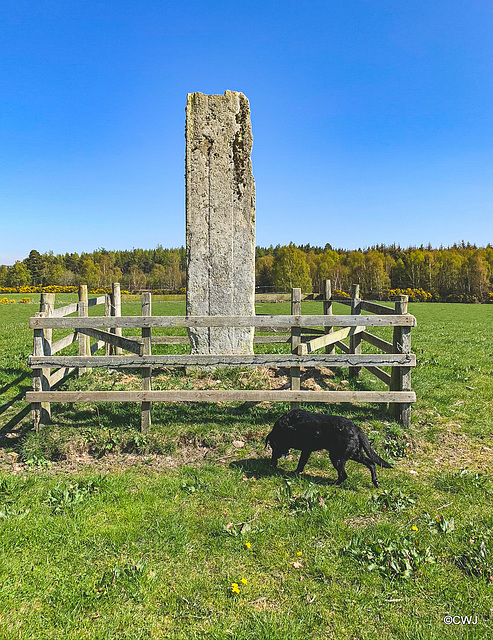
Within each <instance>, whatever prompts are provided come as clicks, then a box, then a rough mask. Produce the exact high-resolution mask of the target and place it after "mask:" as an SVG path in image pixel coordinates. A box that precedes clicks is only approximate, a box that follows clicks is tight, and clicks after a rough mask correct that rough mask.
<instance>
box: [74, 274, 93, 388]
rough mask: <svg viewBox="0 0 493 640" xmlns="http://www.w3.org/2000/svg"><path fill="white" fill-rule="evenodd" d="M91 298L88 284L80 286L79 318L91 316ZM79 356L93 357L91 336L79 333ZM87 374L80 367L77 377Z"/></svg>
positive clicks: (84, 369)
mask: <svg viewBox="0 0 493 640" xmlns="http://www.w3.org/2000/svg"><path fill="white" fill-rule="evenodd" d="M88 300H89V298H88V295H87V284H81V285H79V318H87V317H88V315H89V302H88ZM79 355H80V356H90V355H91V339H90V338H89V336H86V335H84V334H83V333H79ZM85 373H87V369H86V368H85V367H79V369H78V371H77V375H78V376H79V378H80V376H83V375H84V374H85Z"/></svg>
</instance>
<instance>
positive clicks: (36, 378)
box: [32, 293, 55, 431]
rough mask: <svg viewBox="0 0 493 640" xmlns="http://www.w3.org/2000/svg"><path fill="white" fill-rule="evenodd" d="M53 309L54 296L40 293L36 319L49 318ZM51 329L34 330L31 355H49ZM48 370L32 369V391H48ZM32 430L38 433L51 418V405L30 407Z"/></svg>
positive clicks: (37, 404) (43, 404)
mask: <svg viewBox="0 0 493 640" xmlns="http://www.w3.org/2000/svg"><path fill="white" fill-rule="evenodd" d="M54 308H55V294H54V293H42V294H41V296H40V300H39V313H36V317H38V318H39V317H45V318H49V317H51V316H52V315H53V309H54ZM52 334H53V331H52V329H34V340H33V355H34V356H43V355H45V356H49V355H51V342H52ZM50 374H51V370H50V369H49V368H44V369H33V391H49V390H50V388H51V386H50ZM32 414H33V422H34V428H35V430H36V431H39V429H40V427H41V425H43V424H46V423H48V422H49V421H50V418H51V405H50V403H49V402H35V403H33V405H32Z"/></svg>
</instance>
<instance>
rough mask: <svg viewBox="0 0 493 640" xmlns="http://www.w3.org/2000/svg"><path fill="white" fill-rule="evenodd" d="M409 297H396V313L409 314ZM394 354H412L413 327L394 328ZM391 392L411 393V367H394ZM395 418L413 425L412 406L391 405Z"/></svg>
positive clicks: (398, 403) (394, 403)
mask: <svg viewBox="0 0 493 640" xmlns="http://www.w3.org/2000/svg"><path fill="white" fill-rule="evenodd" d="M408 302H409V297H408V296H396V298H395V312H396V314H399V315H403V314H406V313H407V305H408ZM392 344H393V353H411V327H394V333H393V340H392ZM390 390H391V391H411V367H392V372H391V379H390ZM389 409H390V410H391V412H392V414H393V415H394V417H395V418H396V419H397V420H399V422H401V423H402V424H403V425H404V426H405V427H409V426H410V424H411V404H410V403H408V402H405V403H404V402H393V403H391V404H390V406H389Z"/></svg>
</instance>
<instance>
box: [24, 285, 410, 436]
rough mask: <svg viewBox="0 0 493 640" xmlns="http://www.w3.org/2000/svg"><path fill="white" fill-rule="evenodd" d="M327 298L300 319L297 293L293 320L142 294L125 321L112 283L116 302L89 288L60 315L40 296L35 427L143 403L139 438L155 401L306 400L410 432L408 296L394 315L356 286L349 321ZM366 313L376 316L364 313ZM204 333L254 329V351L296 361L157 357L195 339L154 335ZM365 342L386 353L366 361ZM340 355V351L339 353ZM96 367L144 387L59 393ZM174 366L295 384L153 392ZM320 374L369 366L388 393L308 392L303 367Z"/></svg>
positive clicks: (32, 362)
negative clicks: (159, 371) (381, 418)
mask: <svg viewBox="0 0 493 640" xmlns="http://www.w3.org/2000/svg"><path fill="white" fill-rule="evenodd" d="M322 297H323V300H322V302H323V314H322V315H302V313H301V301H302V296H301V290H300V289H293V291H292V297H291V314H290V315H268V314H265V315H256V316H153V315H152V311H151V295H150V293H148V292H147V293H143V294H142V315H139V316H122V315H121V296H120V286H119V284H118V283H115V284H114V285H113V290H112V293H111V294H107V295H105V296H100V297H97V298H92V299H88V297H87V287H85V286H84V285H81V287H80V290H79V301H78V302H77V303H72V304H69V305H66V306H64V307H60V308H58V309H55V308H54V301H55V298H54V295H53V294H43V295H42V297H41V302H40V312H39V313H37V314H36V316H35V317H33V318H30V320H29V326H30V328H31V329H33V331H34V341H33V354H32V355H31V356H29V360H28V363H29V366H30V367H31V368H32V370H33V391H30V392H28V393H27V394H26V400H27V401H28V402H30V403H31V406H32V410H33V418H34V424H35V427H36V429H38V428H39V426H40V425H41V424H43V423H44V422H47V421H48V420H49V418H50V403H51V402H139V403H141V405H142V407H141V408H142V411H141V413H142V420H141V429H142V431H147V430H148V429H149V427H150V424H151V403H152V402H290V403H291V406H292V407H297V406H299V404H300V403H301V402H326V403H338V402H386V403H390V407H391V408H392V410H393V412H394V414H395V416H396V417H397V418H398V419H400V420H401V421H402V422H403V423H404V424H409V421H410V407H411V403H413V402H415V401H416V395H415V393H414V392H413V391H412V390H411V377H410V371H411V368H412V367H414V366H415V365H416V356H415V355H414V354H412V353H411V337H410V336H411V333H410V332H411V328H412V327H415V326H416V318H415V317H414V316H412V315H410V314H409V313H407V298H406V297H405V296H401V297H399V298H397V299H396V301H395V308H391V307H387V306H385V305H381V304H377V303H374V302H368V301H365V300H362V299H361V298H360V297H359V287H358V286H357V285H354V286H353V288H352V290H351V297H350V298H349V299H347V300H338V302H342V303H343V304H347V305H348V306H350V308H351V313H350V314H349V315H333V313H332V303H333V300H332V298H331V286H330V282H329V281H325V282H324V291H323V294H322ZM97 305H104V315H98V316H91V317H89V315H88V310H89V308H91V307H95V306H97ZM362 311H366V312H368V313H369V314H373V315H362ZM71 314H77V315H75V316H74V315H71ZM67 316H70V317H67ZM198 327H204V328H205V327H226V328H230V327H239V328H241V327H253V328H254V329H255V334H254V344H274V343H278V344H282V343H288V344H289V346H290V351H291V353H267V354H263V353H254V354H235V355H230V354H224V355H223V354H220V355H202V354H194V353H189V354H166V355H157V354H153V353H152V346H153V345H159V344H167V345H173V344H175V345H176V344H190V339H189V336H186V335H178V336H169V335H159V336H156V335H152V331H153V329H175V328H181V329H188V328H198ZM371 327H391V328H392V331H393V340H392V342H388V341H387V340H384V339H382V338H381V337H379V336H375V335H373V334H372V333H370V332H369V331H368V329H369V328H371ZM59 329H69V330H71V333H70V334H69V335H68V336H65V337H63V338H61V339H59V340H57V341H56V342H52V332H53V330H59ZM124 329H139V330H140V335H137V336H123V335H122V330H124ZM259 334H264V335H259ZM265 334H271V335H265ZM272 334H274V335H272ZM346 340H347V341H348V342H349V344H348V343H347V342H345V341H346ZM74 342H78V345H79V346H78V355H56V354H59V353H60V352H61V351H63V350H64V349H65V348H67V347H69V346H70V345H71V344H72V343H74ZM362 342H367V343H368V344H370V345H372V347H375V348H377V349H379V350H380V351H382V352H383V353H362V351H361V344H362ZM336 348H337V349H338V350H339V351H340V352H342V353H336V351H335V349H336ZM102 349H104V351H103V352H102V353H101V355H99V351H101V350H102ZM96 367H103V368H111V369H117V370H118V369H137V370H139V371H140V372H141V375H142V389H141V390H140V391H139V390H135V391H133V390H132V391H60V390H57V389H55V388H54V387H56V386H57V385H59V384H60V383H62V382H63V381H65V380H66V379H67V376H68V375H69V374H71V373H72V372H76V373H77V374H78V375H79V376H80V375H83V374H85V373H86V372H87V371H89V370H91V369H94V368H96ZM167 367H184V368H187V367H190V368H201V367H202V368H206V369H207V368H209V369H210V368H217V367H228V368H229V367H277V368H284V369H287V370H288V371H289V377H290V383H289V384H288V385H287V386H288V389H286V386H284V387H283V388H282V389H277V390H255V391H254V390H228V391H225V390H218V389H217V390H207V389H200V390H195V391H189V390H169V391H168V390H166V391H157V390H152V388H151V387H152V374H153V369H156V368H167ZM314 367H326V368H329V369H330V368H332V369H348V370H349V375H350V377H354V376H358V375H359V374H360V371H361V368H366V369H367V370H368V371H369V372H370V373H371V374H372V375H374V376H375V377H376V378H377V379H379V380H381V381H383V382H384V383H385V385H387V387H388V391H369V390H367V391H363V390H344V391H324V390H319V391H314V390H310V391H306V390H302V389H301V371H302V369H308V370H309V369H310V368H314ZM382 367H383V368H382ZM385 367H388V368H389V370H388V371H386V370H385V369H384V368H385ZM52 370H54V372H53V373H52Z"/></svg>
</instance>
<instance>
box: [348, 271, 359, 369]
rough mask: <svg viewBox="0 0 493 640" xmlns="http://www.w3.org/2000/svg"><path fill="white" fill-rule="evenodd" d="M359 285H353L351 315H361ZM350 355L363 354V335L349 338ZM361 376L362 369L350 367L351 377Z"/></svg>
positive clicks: (357, 334)
mask: <svg viewBox="0 0 493 640" xmlns="http://www.w3.org/2000/svg"><path fill="white" fill-rule="evenodd" d="M359 295H360V293H359V284H353V285H351V315H352V316H359V315H361V299H360V297H359ZM349 353H350V354H355V355H357V354H360V353H361V335H360V334H359V333H356V334H354V335H352V336H351V337H350V338H349ZM360 374H361V367H349V377H350V378H356V377H358V376H359V375H360Z"/></svg>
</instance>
